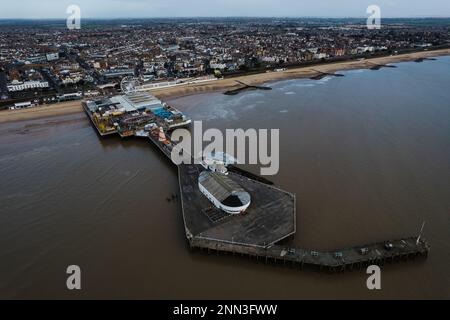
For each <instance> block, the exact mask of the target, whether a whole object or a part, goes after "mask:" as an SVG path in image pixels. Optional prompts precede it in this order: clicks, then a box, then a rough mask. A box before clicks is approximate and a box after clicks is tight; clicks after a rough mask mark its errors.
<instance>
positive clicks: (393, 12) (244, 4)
mask: <svg viewBox="0 0 450 320" xmlns="http://www.w3.org/2000/svg"><path fill="white" fill-rule="evenodd" d="M1 2H2V3H1V5H0V19H1V18H24V19H43V18H61V19H65V18H66V17H67V15H66V8H67V6H68V5H70V4H77V5H79V6H80V8H81V10H82V17H85V18H117V17H130V18H135V17H211V16H216V17H219V16H271V17H273V16H282V17H288V16H289V17H304V16H317V17H366V16H367V15H366V8H367V6H368V5H370V4H377V5H379V6H380V7H381V10H382V16H384V17H411V16H413V17H424V16H434V17H450V0H308V1H305V0H68V1H67V0H1Z"/></svg>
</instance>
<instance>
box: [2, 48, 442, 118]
mask: <svg viewBox="0 0 450 320" xmlns="http://www.w3.org/2000/svg"><path fill="white" fill-rule="evenodd" d="M446 55H450V49H440V50H434V51H421V52H414V53H407V54H400V55H395V56H386V57H377V58H371V59H365V60H351V61H343V62H333V63H328V64H327V63H324V64H318V65H314V66H305V67H299V68H294V69H288V70H285V71H282V72H274V71H272V72H268V73H258V74H253V75H244V76H237V77H233V78H227V79H221V80H214V81H211V82H204V83H197V84H186V85H181V86H177V87H170V88H162V89H153V90H148V92H149V93H151V94H153V95H154V96H156V97H157V98H159V99H161V100H168V99H175V98H180V97H184V96H189V95H195V94H202V93H209V92H217V91H220V90H229V89H235V88H237V87H239V86H240V85H239V84H238V83H237V82H236V81H242V82H245V83H247V84H249V85H261V84H265V83H270V82H277V81H283V80H292V79H302V78H309V77H311V76H314V75H316V74H317V72H316V71H314V70H317V71H320V72H324V73H334V72H337V71H347V70H355V69H368V68H370V67H373V64H374V63H375V64H380V65H384V64H389V63H398V62H406V61H414V60H416V59H419V58H431V57H438V56H446ZM313 69H314V70H313ZM81 103H82V101H81V100H79V101H69V102H63V103H56V104H52V105H47V106H40V107H34V108H30V109H22V110H5V111H0V124H2V123H8V122H19V121H25V120H33V119H40V118H49V117H55V116H61V115H67V114H74V113H79V112H83V108H82V105H81Z"/></svg>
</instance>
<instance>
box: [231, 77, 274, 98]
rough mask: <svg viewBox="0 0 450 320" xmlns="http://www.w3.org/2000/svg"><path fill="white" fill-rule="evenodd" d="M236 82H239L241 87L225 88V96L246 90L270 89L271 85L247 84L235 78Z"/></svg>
mask: <svg viewBox="0 0 450 320" xmlns="http://www.w3.org/2000/svg"><path fill="white" fill-rule="evenodd" d="M236 82H237V83H239V84H240V85H242V87H239V88H237V89H231V90H227V91H225V92H224V93H223V94H225V95H227V96H234V95H237V94H239V93H241V92H243V91H246V90H272V88H271V87H266V86H254V85H249V84H246V83H244V82H242V81H239V80H236Z"/></svg>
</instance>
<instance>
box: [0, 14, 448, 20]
mask: <svg viewBox="0 0 450 320" xmlns="http://www.w3.org/2000/svg"><path fill="white" fill-rule="evenodd" d="M221 18H222V19H223V18H241V19H245V18H247V19H249V18H251V19H367V16H172V17H171V16H154V17H120V16H117V17H85V18H82V20H121V19H126V20H137V19H148V20H149V19H221ZM382 19H450V16H438V15H427V16H387V17H382ZM1 20H25V21H26V20H28V21H38V20H64V21H65V20H66V18H59V17H58V18H55V17H45V18H1V17H0V21H1Z"/></svg>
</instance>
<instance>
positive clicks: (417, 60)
mask: <svg viewBox="0 0 450 320" xmlns="http://www.w3.org/2000/svg"><path fill="white" fill-rule="evenodd" d="M435 60H436V58H418V59H416V60H414V62H417V63H420V62H424V61H435Z"/></svg>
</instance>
